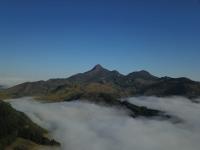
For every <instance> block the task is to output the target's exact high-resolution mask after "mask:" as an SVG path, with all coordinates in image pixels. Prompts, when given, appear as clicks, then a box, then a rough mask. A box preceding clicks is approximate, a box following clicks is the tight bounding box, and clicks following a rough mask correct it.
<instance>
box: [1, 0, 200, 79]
mask: <svg viewBox="0 0 200 150" xmlns="http://www.w3.org/2000/svg"><path fill="white" fill-rule="evenodd" d="M0 52H1V53H0V81H1V80H9V79H12V80H15V79H16V80H21V79H22V80H38V79H48V78H51V77H67V76H69V75H72V74H74V73H77V72H83V71H85V70H88V69H90V68H91V67H92V66H94V65H95V64H102V65H103V66H104V67H107V68H108V69H111V70H112V69H116V70H119V71H120V72H122V73H124V74H127V73H129V72H131V71H134V70H142V69H145V70H148V71H149V72H151V73H152V74H154V75H157V76H165V75H168V76H172V77H179V76H187V77H190V78H192V79H194V80H200V1H199V0H1V1H0Z"/></svg>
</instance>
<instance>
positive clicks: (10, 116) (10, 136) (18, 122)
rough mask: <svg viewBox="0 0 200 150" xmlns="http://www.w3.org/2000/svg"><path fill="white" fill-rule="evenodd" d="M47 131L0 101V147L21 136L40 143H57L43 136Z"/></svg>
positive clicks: (2, 147)
mask: <svg viewBox="0 0 200 150" xmlns="http://www.w3.org/2000/svg"><path fill="white" fill-rule="evenodd" d="M45 133H47V131H46V130H45V129H43V128H41V127H39V126H38V125H36V124H35V123H33V122H32V121H31V120H30V119H29V118H28V117H27V116H26V115H25V114H24V113H22V112H19V111H16V110H15V109H13V108H12V107H11V105H10V104H8V103H6V102H3V101H0V149H1V150H3V149H5V147H6V146H8V145H10V144H11V143H13V142H14V141H15V140H17V138H23V139H26V140H29V141H32V142H35V143H37V144H42V145H59V143H57V142H56V141H54V140H49V139H48V138H46V137H45V136H44V134H45Z"/></svg>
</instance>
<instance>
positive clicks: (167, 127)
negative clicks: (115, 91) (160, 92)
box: [11, 97, 200, 150]
mask: <svg viewBox="0 0 200 150" xmlns="http://www.w3.org/2000/svg"><path fill="white" fill-rule="evenodd" d="M129 101H131V102H132V103H134V104H138V105H144V106H149V107H151V108H157V109H160V110H165V111H167V112H168V113H170V114H172V115H175V116H178V117H180V118H181V119H183V120H184V122H183V123H181V124H173V123H171V122H170V121H159V120H150V119H144V118H143V119H141V118H137V119H133V118H130V117H129V116H127V114H126V112H125V111H123V110H117V109H116V108H110V107H102V106H98V105H95V104H90V103H83V102H60V103H40V102H35V101H33V100H32V99H31V98H23V99H15V100H11V104H12V105H13V106H14V107H15V108H16V109H18V110H21V111H23V112H25V113H26V114H27V115H28V116H29V117H30V118H31V119H32V120H33V121H35V122H36V123H38V124H39V125H41V126H43V127H45V128H47V129H49V130H50V133H51V134H52V136H53V137H54V138H55V139H57V140H58V141H60V142H61V144H62V147H61V149H63V150H199V141H200V134H199V133H200V120H199V116H200V104H194V103H191V102H190V101H189V100H187V99H185V98H180V97H173V98H155V97H140V98H130V99H129Z"/></svg>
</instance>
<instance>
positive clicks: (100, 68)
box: [91, 64, 105, 71]
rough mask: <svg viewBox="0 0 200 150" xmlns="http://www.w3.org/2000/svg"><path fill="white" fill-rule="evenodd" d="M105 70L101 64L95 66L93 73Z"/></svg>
mask: <svg viewBox="0 0 200 150" xmlns="http://www.w3.org/2000/svg"><path fill="white" fill-rule="evenodd" d="M100 70H105V69H104V68H103V67H102V66H101V65H100V64H97V65H95V66H94V67H93V68H92V70H91V71H100Z"/></svg>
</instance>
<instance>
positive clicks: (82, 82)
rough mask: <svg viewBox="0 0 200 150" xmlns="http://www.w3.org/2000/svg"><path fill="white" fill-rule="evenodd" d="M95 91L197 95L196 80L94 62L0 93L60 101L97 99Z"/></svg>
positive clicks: (199, 86) (119, 94)
mask: <svg viewBox="0 0 200 150" xmlns="http://www.w3.org/2000/svg"><path fill="white" fill-rule="evenodd" d="M99 93H106V94H110V95H112V96H113V97H117V98H120V97H128V96H141V95H154V96H173V95H176V96H185V97H189V98H196V97H199V96H200V83H199V82H195V81H192V80H190V79H187V78H170V77H163V78H159V77H156V76H153V75H151V74H150V73H149V72H147V71H144V70H142V71H137V72H132V73H130V74H128V75H123V74H120V73H119V72H118V71H115V70H114V71H110V70H108V69H105V68H103V67H102V66H101V65H96V66H95V67H94V68H92V69H91V70H89V71H87V72H84V73H79V74H76V75H73V76H71V77H69V78H65V79H50V80H48V81H38V82H26V83H23V84H20V85H17V86H14V87H11V88H9V89H6V90H4V91H3V92H0V97H1V98H13V97H14V98H16V97H22V96H35V97H39V98H46V99H49V100H61V101H62V100H72V99H80V98H87V99H95V98H96V99H97V95H98V94H99Z"/></svg>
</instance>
